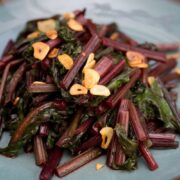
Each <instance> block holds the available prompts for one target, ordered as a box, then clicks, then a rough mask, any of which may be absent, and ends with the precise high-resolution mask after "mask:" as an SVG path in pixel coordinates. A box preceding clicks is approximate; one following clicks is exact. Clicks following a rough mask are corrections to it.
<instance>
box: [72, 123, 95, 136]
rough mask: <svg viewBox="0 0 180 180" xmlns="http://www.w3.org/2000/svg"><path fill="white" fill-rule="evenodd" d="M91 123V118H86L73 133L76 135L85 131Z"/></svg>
mask: <svg viewBox="0 0 180 180" xmlns="http://www.w3.org/2000/svg"><path fill="white" fill-rule="evenodd" d="M92 123H93V120H92V119H87V120H86V121H85V122H83V123H82V124H81V125H80V126H79V127H78V128H77V129H76V131H75V133H74V135H78V134H81V133H84V132H86V131H87V129H88V128H89V127H90V126H91V125H92Z"/></svg>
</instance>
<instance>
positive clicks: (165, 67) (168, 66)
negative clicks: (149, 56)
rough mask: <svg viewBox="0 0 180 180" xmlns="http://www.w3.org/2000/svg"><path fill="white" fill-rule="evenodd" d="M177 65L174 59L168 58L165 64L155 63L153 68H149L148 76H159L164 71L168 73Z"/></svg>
mask: <svg viewBox="0 0 180 180" xmlns="http://www.w3.org/2000/svg"><path fill="white" fill-rule="evenodd" d="M176 65H177V61H176V60H168V61H167V62H166V63H165V64H161V63H159V64H157V65H156V66H155V67H154V68H153V69H151V70H150V72H149V76H155V77H156V76H160V75H162V74H164V73H169V72H170V71H171V70H172V69H174V68H175V67H176Z"/></svg>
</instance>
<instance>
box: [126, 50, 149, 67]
mask: <svg viewBox="0 0 180 180" xmlns="http://www.w3.org/2000/svg"><path fill="white" fill-rule="evenodd" d="M126 57H127V59H128V64H129V66H130V67H132V68H148V64H147V63H146V58H145V57H144V55H143V54H141V53H139V52H135V51H127V53H126Z"/></svg>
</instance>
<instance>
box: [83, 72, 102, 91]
mask: <svg viewBox="0 0 180 180" xmlns="http://www.w3.org/2000/svg"><path fill="white" fill-rule="evenodd" d="M99 79H100V75H99V73H98V72H97V71H95V70H94V69H85V71H84V81H83V84H84V86H85V87H86V88H87V89H91V88H93V87H94V86H95V85H96V84H98V82H99Z"/></svg>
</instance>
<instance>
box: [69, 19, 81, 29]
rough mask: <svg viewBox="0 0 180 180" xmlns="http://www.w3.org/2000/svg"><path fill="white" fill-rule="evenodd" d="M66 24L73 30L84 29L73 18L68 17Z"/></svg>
mask: <svg viewBox="0 0 180 180" xmlns="http://www.w3.org/2000/svg"><path fill="white" fill-rule="evenodd" d="M67 25H68V27H69V28H71V29H72V30H74V31H84V28H83V26H82V25H81V24H80V23H79V22H77V21H76V20H74V19H70V20H69V21H68V22H67Z"/></svg>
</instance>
